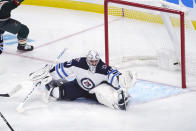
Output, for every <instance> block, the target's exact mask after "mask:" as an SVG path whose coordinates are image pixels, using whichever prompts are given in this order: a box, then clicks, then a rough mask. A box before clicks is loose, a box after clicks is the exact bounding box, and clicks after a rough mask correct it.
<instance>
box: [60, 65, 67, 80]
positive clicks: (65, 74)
mask: <svg viewBox="0 0 196 131" xmlns="http://www.w3.org/2000/svg"><path fill="white" fill-rule="evenodd" d="M61 71H62V72H63V74H64V76H65V77H68V74H67V73H66V72H65V71H64V69H63V63H61Z"/></svg>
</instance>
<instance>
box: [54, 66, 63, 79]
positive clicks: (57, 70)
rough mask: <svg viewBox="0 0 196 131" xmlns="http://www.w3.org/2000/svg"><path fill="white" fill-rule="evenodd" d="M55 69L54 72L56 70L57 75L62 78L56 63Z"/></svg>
mask: <svg viewBox="0 0 196 131" xmlns="http://www.w3.org/2000/svg"><path fill="white" fill-rule="evenodd" d="M55 69H56V72H57V74H58V75H59V77H60V78H61V79H63V77H62V76H61V74H60V73H59V67H58V64H57V65H56V67H55Z"/></svg>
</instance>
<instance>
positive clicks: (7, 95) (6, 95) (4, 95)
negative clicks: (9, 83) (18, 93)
mask: <svg viewBox="0 0 196 131" xmlns="http://www.w3.org/2000/svg"><path fill="white" fill-rule="evenodd" d="M0 96H2V97H10V95H9V94H0Z"/></svg>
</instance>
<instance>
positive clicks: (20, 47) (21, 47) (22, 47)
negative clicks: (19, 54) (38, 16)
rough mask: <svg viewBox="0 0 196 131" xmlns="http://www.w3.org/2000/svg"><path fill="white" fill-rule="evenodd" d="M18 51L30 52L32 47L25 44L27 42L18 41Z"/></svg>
mask: <svg viewBox="0 0 196 131" xmlns="http://www.w3.org/2000/svg"><path fill="white" fill-rule="evenodd" d="M17 49H18V50H19V51H32V50H33V46H32V45H28V44H27V40H18V47H17Z"/></svg>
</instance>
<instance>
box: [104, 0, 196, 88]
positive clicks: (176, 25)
mask: <svg viewBox="0 0 196 131" xmlns="http://www.w3.org/2000/svg"><path fill="white" fill-rule="evenodd" d="M138 2H139V3H138ZM184 12H185V14H186V10H185V9H184V8H181V7H177V6H175V5H172V4H168V3H166V2H163V1H161V2H160V1H159V2H157V1H156V2H155V1H154V0H151V1H147V0H146V1H145V2H144V1H141V0H139V1H137V3H136V2H135V1H134V2H133V0H132V1H121V0H105V2H104V20H105V61H106V63H107V64H109V65H112V66H117V67H118V68H130V69H131V70H135V71H136V73H137V74H138V78H139V79H145V80H149V81H157V82H161V83H166V84H171V85H175V86H178V87H182V88H186V87H187V86H189V87H193V86H196V83H195V81H196V54H195V53H194V52H195V51H194V50H195V49H196V45H195V44H194V41H195V37H194V35H195V34H196V33H195V29H194V28H193V25H192V23H191V21H190V20H189V19H188V17H187V16H186V15H184ZM123 34H126V35H123ZM127 36H128V37H127Z"/></svg>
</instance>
